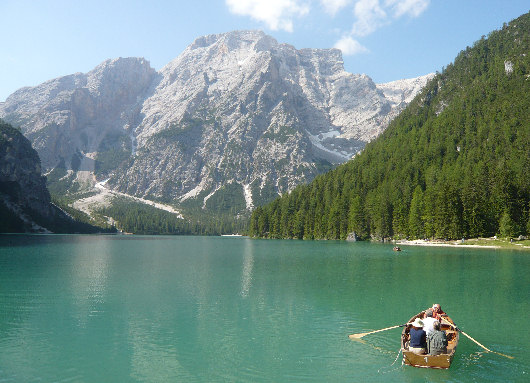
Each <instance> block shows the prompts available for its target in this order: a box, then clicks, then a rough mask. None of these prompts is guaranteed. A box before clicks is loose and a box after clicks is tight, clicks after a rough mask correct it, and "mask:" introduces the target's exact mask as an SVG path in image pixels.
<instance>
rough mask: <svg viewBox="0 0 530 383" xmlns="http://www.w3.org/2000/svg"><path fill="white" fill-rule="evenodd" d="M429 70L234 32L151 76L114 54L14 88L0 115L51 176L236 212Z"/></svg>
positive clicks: (337, 158)
mask: <svg viewBox="0 0 530 383" xmlns="http://www.w3.org/2000/svg"><path fill="white" fill-rule="evenodd" d="M431 77H432V75H427V76H423V77H420V78H417V79H412V80H401V81H396V82H392V83H388V84H380V85H376V84H375V83H374V82H373V81H372V80H371V79H370V78H369V77H368V76H366V75H356V74H351V73H348V72H346V71H345V70H344V66H343V61H342V56H341V52H340V51H339V50H336V49H300V50H297V49H295V48H294V47H293V46H291V45H287V44H280V43H278V42H277V41H276V40H275V39H274V38H272V37H270V36H268V35H266V34H264V33H263V32H259V31H237V32H231V33H225V34H219V35H210V36H204V37H200V38H198V39H197V40H195V41H194V42H193V43H192V44H191V45H190V46H188V47H187V48H186V49H185V50H184V52H183V53H182V54H181V55H179V56H178V57H177V58H176V59H174V60H173V61H171V62H170V63H168V64H167V65H166V66H165V67H164V68H162V69H161V70H160V71H158V72H157V71H155V70H154V69H152V68H151V67H150V65H149V63H148V62H147V61H146V60H144V59H142V58H125V59H124V58H119V59H115V60H107V61H105V62H104V63H102V64H101V65H99V66H98V67H96V68H95V69H94V70H92V71H91V72H89V73H86V74H82V73H78V74H74V75H70V76H65V77H61V78H58V79H54V80H51V81H48V82H46V83H43V84H41V85H38V86H36V87H32V88H23V89H20V90H18V91H17V92H15V93H14V94H12V95H11V96H9V97H8V99H7V100H6V102H5V103H0V117H1V118H4V119H5V120H6V121H9V122H11V123H12V124H14V125H16V126H20V128H21V130H22V132H23V133H24V135H25V136H26V137H28V138H29V139H30V141H31V142H32V143H33V146H34V147H35V149H36V150H37V151H38V152H39V155H40V156H41V160H42V164H43V167H44V168H45V169H46V170H47V171H48V172H49V174H48V177H49V178H50V179H51V181H52V182H53V181H54V180H56V181H59V180H60V181H61V182H64V181H65V180H69V182H71V185H74V184H76V185H77V186H75V189H76V190H83V189H87V188H90V187H92V186H93V185H95V183H96V182H97V181H102V180H107V179H108V181H107V182H106V183H105V187H106V188H110V189H113V190H115V191H116V192H120V193H126V194H129V195H134V196H136V197H143V198H147V199H152V200H158V201H162V202H171V203H184V204H192V205H195V206H202V207H206V208H211V209H214V210H215V209H217V208H218V207H219V206H225V207H234V206H237V207H238V208H239V209H240V210H244V209H245V208H251V207H252V206H255V205H257V204H262V203H264V202H266V201H269V200H271V199H272V198H273V197H275V196H277V195H278V193H280V194H281V193H284V192H286V191H289V190H291V189H292V188H294V187H295V186H296V185H298V184H300V183H304V182H307V181H310V180H311V179H313V178H314V177H315V176H316V175H317V174H320V173H322V172H324V171H326V170H328V169H330V168H331V167H333V166H334V165H335V164H338V163H342V162H345V161H347V160H348V159H350V158H351V157H352V156H354V155H355V154H356V153H357V152H358V151H359V150H361V149H362V148H363V147H364V145H365V144H366V143H367V142H368V141H370V140H372V139H373V138H374V137H376V136H377V135H379V134H380V133H381V132H382V131H383V130H384V129H385V128H386V126H387V125H388V123H389V121H390V120H392V119H393V118H394V117H395V116H396V115H397V114H398V113H399V111H400V110H402V109H403V108H404V107H405V106H406V105H407V104H408V103H409V102H410V100H411V99H412V98H413V96H414V95H415V94H416V93H417V92H418V91H419V90H420V89H421V87H422V86H423V85H424V84H425V83H426V82H427V80H428V79H429V78H431ZM58 169H60V171H59V172H57V170H58ZM79 185H81V188H79ZM72 190H74V189H72V187H70V188H69V191H70V192H71V191H72Z"/></svg>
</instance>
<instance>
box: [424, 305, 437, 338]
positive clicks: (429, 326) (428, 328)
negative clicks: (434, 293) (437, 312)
mask: <svg viewBox="0 0 530 383" xmlns="http://www.w3.org/2000/svg"><path fill="white" fill-rule="evenodd" d="M433 315H434V311H433V310H432V309H428V310H426V311H425V314H424V317H423V330H424V331H425V333H426V334H427V336H428V335H429V334H430V333H432V332H433V331H434V326H433V325H434V322H436V319H434V317H433Z"/></svg>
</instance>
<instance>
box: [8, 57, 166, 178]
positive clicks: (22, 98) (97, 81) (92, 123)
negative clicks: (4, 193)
mask: <svg viewBox="0 0 530 383" xmlns="http://www.w3.org/2000/svg"><path fill="white" fill-rule="evenodd" d="M155 77H156V72H155V70H154V69H152V68H151V67H150V66H149V62H148V61H146V60H144V59H138V58H126V59H123V58H119V59H115V60H107V61H105V62H103V63H102V64H100V65H99V66H97V67H96V68H95V69H94V70H92V71H91V72H89V73H87V74H83V73H77V74H74V75H70V76H65V77H61V78H58V79H54V80H50V81H47V82H45V83H43V84H41V85H38V86H36V87H33V88H22V89H20V90H18V91H16V92H15V93H13V94H12V95H11V96H9V97H8V98H7V100H6V102H5V103H3V105H2V106H0V116H1V117H2V118H3V119H5V120H6V121H8V122H10V123H11V124H13V125H16V126H20V128H21V129H22V132H23V133H24V135H25V136H26V137H28V138H29V139H30V141H31V142H32V144H33V147H34V148H35V149H36V150H37V151H38V153H39V156H40V158H41V161H42V164H43V167H44V168H45V169H51V168H53V167H55V166H57V164H58V163H60V162H64V163H65V166H67V167H68V168H76V166H75V165H76V164H77V163H79V161H80V159H81V158H83V157H84V155H85V153H91V152H97V151H98V148H99V146H100V145H101V143H102V140H104V139H105V138H106V136H107V135H112V134H123V133H124V131H127V129H128V127H129V125H130V124H131V123H134V118H135V116H137V115H138V112H137V110H136V109H135V108H137V107H138V105H141V101H142V100H143V98H144V97H145V96H144V94H145V92H146V90H147V89H148V88H149V86H150V85H151V83H152V82H153V79H154V78H155ZM76 170H77V169H76Z"/></svg>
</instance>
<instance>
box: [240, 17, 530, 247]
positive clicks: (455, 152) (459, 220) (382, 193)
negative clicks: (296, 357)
mask: <svg viewBox="0 0 530 383" xmlns="http://www.w3.org/2000/svg"><path fill="white" fill-rule="evenodd" d="M529 40H530V14H528V13H527V14H525V15H523V16H521V17H519V18H517V19H515V20H513V21H512V22H510V23H509V24H504V26H503V27H502V29H500V30H498V31H494V32H491V33H490V34H489V35H488V36H487V37H486V36H483V37H482V38H481V39H480V40H478V41H477V42H475V44H474V45H473V46H472V47H467V48H466V49H465V50H463V51H461V52H460V53H459V54H458V56H457V57H456V59H455V60H454V62H453V63H451V64H449V65H448V66H447V67H445V68H443V70H442V71H441V73H437V74H436V76H435V77H434V78H433V79H432V80H431V81H430V82H429V83H428V84H427V86H426V87H425V88H424V89H423V90H422V92H420V93H419V94H418V96H417V97H416V98H415V99H414V100H413V101H412V102H411V104H409V106H408V107H407V108H406V109H405V110H404V111H403V112H402V113H401V114H400V115H399V116H398V117H397V118H396V119H395V120H394V121H392V123H391V124H390V126H389V127H388V128H387V130H386V131H385V132H384V133H383V134H382V135H381V136H379V137H378V138H377V139H375V140H374V141H372V142H371V143H369V144H368V145H367V146H366V147H365V149H364V150H363V151H362V152H361V153H360V154H358V155H357V156H356V157H355V158H354V159H352V160H350V161H349V162H347V163H346V164H343V165H341V166H339V167H338V168H336V169H334V170H332V171H330V172H329V173H326V174H324V175H321V176H319V177H317V178H316V179H315V180H314V181H313V182H311V183H310V184H308V185H302V186H299V187H297V188H295V189H294V190H292V191H291V192H290V193H288V194H284V195H283V196H282V197H280V198H278V199H276V200H275V201H273V202H272V203H270V204H268V205H265V206H262V207H258V208H256V209H255V211H254V212H253V214H252V217H251V221H250V227H249V234H250V235H251V236H254V237H263V238H299V239H346V238H356V239H379V240H381V239H385V238H394V239H398V238H409V239H414V238H441V239H460V238H471V237H483V236H493V235H500V236H503V237H515V236H518V235H528V234H530V117H529V110H530V61H529V60H530V57H529V52H530V44H529Z"/></svg>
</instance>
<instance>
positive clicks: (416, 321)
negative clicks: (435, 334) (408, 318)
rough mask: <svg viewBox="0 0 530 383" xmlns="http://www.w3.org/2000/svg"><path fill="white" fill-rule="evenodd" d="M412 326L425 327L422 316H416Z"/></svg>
mask: <svg viewBox="0 0 530 383" xmlns="http://www.w3.org/2000/svg"><path fill="white" fill-rule="evenodd" d="M412 326H413V327H420V328H423V321H422V320H421V319H420V318H416V319H415V320H414V322H412Z"/></svg>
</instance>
